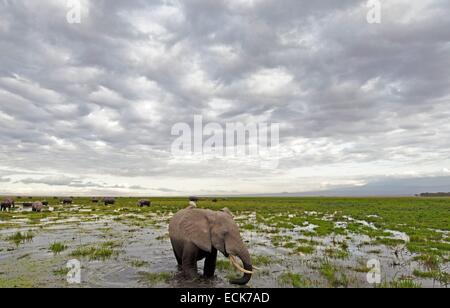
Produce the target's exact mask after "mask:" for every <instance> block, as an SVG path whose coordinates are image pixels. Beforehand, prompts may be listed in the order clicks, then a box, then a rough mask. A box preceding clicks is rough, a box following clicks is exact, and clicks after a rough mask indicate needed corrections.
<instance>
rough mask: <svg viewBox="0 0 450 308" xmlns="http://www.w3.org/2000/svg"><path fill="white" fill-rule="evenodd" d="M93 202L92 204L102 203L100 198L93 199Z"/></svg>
mask: <svg viewBox="0 0 450 308" xmlns="http://www.w3.org/2000/svg"><path fill="white" fill-rule="evenodd" d="M91 201H92V203H99V202H100V200H99V199H98V198H92V199H91Z"/></svg>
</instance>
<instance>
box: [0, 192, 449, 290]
mask: <svg viewBox="0 0 450 308" xmlns="http://www.w3.org/2000/svg"><path fill="white" fill-rule="evenodd" d="M34 199H35V200H37V199H38V198H34ZM41 199H42V198H41ZM47 200H49V201H50V204H49V206H48V207H46V209H45V211H44V212H42V213H34V212H31V211H30V210H29V209H26V208H24V209H22V208H21V207H20V206H19V207H17V208H16V209H14V210H12V211H11V212H2V213H0V287H230V285H229V284H228V279H229V278H230V277H232V276H235V275H239V273H236V272H235V271H234V269H233V266H232V265H231V264H230V263H229V262H228V260H227V259H226V258H224V257H223V256H220V257H219V259H218V263H217V272H216V276H217V277H216V278H215V279H213V280H201V279H200V280H195V281H185V280H183V279H181V278H180V277H179V275H177V266H176V261H175V258H174V257H173V252H172V248H171V245H170V241H169V236H168V223H169V220H170V218H171V217H172V215H173V214H174V213H175V212H176V211H178V210H179V209H182V208H184V207H186V206H187V201H186V199H184V198H153V199H152V206H151V207H143V208H141V207H138V206H137V201H138V198H118V199H117V202H116V204H115V205H108V206H104V205H102V204H94V203H92V202H91V200H90V199H88V198H76V199H75V200H74V204H73V205H64V206H63V205H60V204H59V202H58V200H55V199H52V198H48V199H47ZM17 201H20V200H17ZM213 201H215V202H213ZM199 207H202V208H210V209H217V210H219V209H222V208H224V207H227V208H229V209H230V210H231V211H232V212H233V214H234V215H235V220H236V221H237V223H238V224H239V226H240V228H241V233H242V236H243V238H244V240H245V242H246V243H247V245H248V247H249V249H250V251H251V253H252V258H253V263H254V265H255V266H256V267H257V268H258V269H257V270H256V271H255V273H254V276H253V278H252V280H251V281H250V283H249V287H304V288H314V287H343V288H345V287H368V288H374V287H394V288H415V287H417V288H419V287H447V286H448V284H449V279H450V274H449V273H450V269H449V265H450V199H449V198H226V199H225V198H217V200H213V199H212V198H211V199H207V200H201V201H200V202H199ZM72 259H77V260H79V261H80V262H81V278H82V281H81V284H68V282H67V279H66V276H67V273H68V271H69V270H68V268H67V267H66V264H67V262H68V261H69V260H72ZM369 261H370V262H369ZM368 262H369V263H368ZM374 262H375V263H374ZM373 264H379V271H376V273H379V275H380V278H381V280H380V283H376V284H371V283H369V282H370V279H369V280H368V279H367V278H368V276H369V277H372V278H373V277H375V276H374V275H375V274H376V273H375V272H374V273H372V272H371V268H372V267H371V266H373ZM368 265H370V266H368ZM200 268H201V266H200ZM372 271H373V270H372Z"/></svg>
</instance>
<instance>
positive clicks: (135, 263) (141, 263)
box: [130, 260, 148, 267]
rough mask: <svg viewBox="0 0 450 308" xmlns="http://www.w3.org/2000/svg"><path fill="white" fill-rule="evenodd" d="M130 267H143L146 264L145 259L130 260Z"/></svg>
mask: <svg viewBox="0 0 450 308" xmlns="http://www.w3.org/2000/svg"><path fill="white" fill-rule="evenodd" d="M130 264H131V266H132V267H144V266H146V265H148V262H147V261H142V260H132V261H131V262H130Z"/></svg>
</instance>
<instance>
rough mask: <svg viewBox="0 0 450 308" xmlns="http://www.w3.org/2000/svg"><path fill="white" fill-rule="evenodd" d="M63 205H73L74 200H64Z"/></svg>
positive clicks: (62, 200)
mask: <svg viewBox="0 0 450 308" xmlns="http://www.w3.org/2000/svg"><path fill="white" fill-rule="evenodd" d="M61 203H62V204H63V205H66V204H69V205H70V204H72V203H73V200H72V198H63V199H61Z"/></svg>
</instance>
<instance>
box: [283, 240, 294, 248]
mask: <svg viewBox="0 0 450 308" xmlns="http://www.w3.org/2000/svg"><path fill="white" fill-rule="evenodd" d="M295 246H296V243H295V242H287V243H284V244H283V247H284V248H286V249H292V248H294V247H295Z"/></svg>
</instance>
